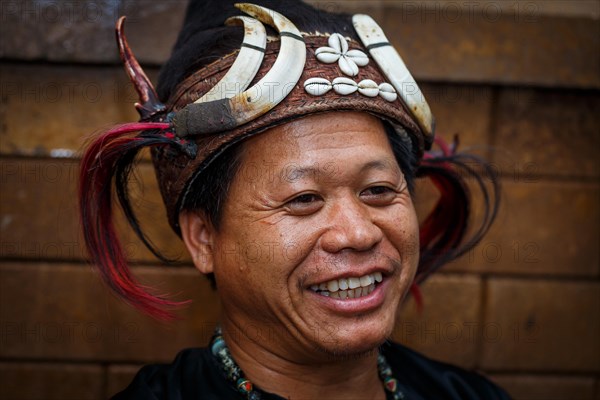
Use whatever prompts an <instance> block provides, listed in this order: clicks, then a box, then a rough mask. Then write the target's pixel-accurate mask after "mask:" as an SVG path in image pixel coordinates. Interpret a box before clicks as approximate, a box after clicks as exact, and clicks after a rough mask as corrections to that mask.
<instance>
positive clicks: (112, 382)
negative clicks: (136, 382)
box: [106, 365, 141, 397]
mask: <svg viewBox="0 0 600 400" xmlns="http://www.w3.org/2000/svg"><path fill="white" fill-rule="evenodd" d="M140 368H141V366H140V365H110V366H109V367H108V376H107V385H106V392H107V395H108V397H111V396H114V395H115V394H117V393H119V392H120V391H122V390H123V389H125V388H126V387H127V386H128V385H129V384H130V383H131V381H132V380H133V377H134V376H135V374H137V372H138V371H139V369H140Z"/></svg>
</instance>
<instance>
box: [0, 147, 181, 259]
mask: <svg viewBox="0 0 600 400" xmlns="http://www.w3.org/2000/svg"><path fill="white" fill-rule="evenodd" d="M138 171H139V174H138V175H139V177H140V178H141V179H142V181H143V184H144V192H143V198H142V197H141V196H140V191H139V190H138V191H137V193H138V195H137V196H136V198H137V200H134V203H135V207H136V210H137V211H138V214H139V219H140V222H141V224H142V226H143V227H144V229H145V231H146V232H147V233H148V235H149V236H150V238H151V239H152V240H153V241H154V243H155V244H156V245H157V247H158V248H160V249H162V250H163V252H164V253H165V254H166V255H167V256H169V257H172V258H176V257H179V258H180V260H182V261H186V260H189V257H188V255H187V251H186V250H185V248H184V246H183V243H182V242H181V240H180V239H179V238H178V237H177V236H176V235H175V234H174V233H173V232H172V231H171V229H170V228H169V226H168V223H167V221H166V214H165V211H164V206H163V205H162V200H161V198H160V194H159V192H158V187H157V185H156V182H155V179H154V172H153V171H152V167H151V166H150V165H147V164H144V165H140V167H139V169H138ZM77 175H78V164H77V162H76V161H73V160H60V159H56V160H52V159H47V160H37V159H34V160H32V159H26V158H20V159H6V158H5V159H0V182H1V183H2V188H3V193H2V196H1V197H0V215H2V224H1V225H0V233H1V239H0V256H3V257H9V258H15V257H18V258H28V259H36V260H40V259H41V260H44V259H58V260H81V259H82V257H83V256H82V254H84V245H83V241H82V239H81V236H80V225H79V222H78V220H79V217H78V213H77V198H76V195H75V194H76V184H77ZM132 189H133V188H132ZM134 192H135V189H134ZM117 217H120V215H119V214H118V213H117ZM32 221H33V222H32ZM117 222H118V225H119V226H120V232H121V237H122V243H123V244H124V246H125V249H126V252H127V254H128V255H129V257H130V258H131V259H133V260H146V261H156V258H155V257H154V256H153V255H152V254H151V253H150V252H149V251H148V250H147V249H146V248H145V247H144V246H143V244H142V243H141V242H140V241H139V240H138V239H137V238H135V237H134V234H133V231H132V230H131V229H130V228H129V227H128V226H126V225H125V222H124V218H117Z"/></svg>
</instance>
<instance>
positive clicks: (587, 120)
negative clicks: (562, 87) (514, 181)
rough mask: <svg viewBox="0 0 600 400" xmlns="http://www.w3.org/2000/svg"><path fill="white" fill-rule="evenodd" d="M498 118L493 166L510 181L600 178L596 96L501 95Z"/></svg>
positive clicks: (599, 98) (599, 120)
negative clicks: (547, 177)
mask: <svg viewBox="0 0 600 400" xmlns="http://www.w3.org/2000/svg"><path fill="white" fill-rule="evenodd" d="M599 37H600V36H599ZM599 76H600V75H599ZM497 115H498V116H497V134H496V139H495V140H496V142H495V145H496V149H495V152H494V159H493V161H494V163H495V164H496V165H497V166H498V168H499V169H502V171H504V172H506V173H507V174H508V175H509V176H514V175H515V174H516V175H521V176H535V175H550V176H563V177H573V176H575V177H577V176H580V177H598V176H600V163H599V161H598V157H597V149H598V148H599V147H600V135H598V129H599V127H600V96H599V94H598V92H583V91H580V92H577V91H557V90H544V89H503V90H502V91H501V92H500V97H499V100H498V111H497Z"/></svg>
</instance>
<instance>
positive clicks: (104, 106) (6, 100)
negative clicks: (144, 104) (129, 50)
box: [0, 64, 156, 157]
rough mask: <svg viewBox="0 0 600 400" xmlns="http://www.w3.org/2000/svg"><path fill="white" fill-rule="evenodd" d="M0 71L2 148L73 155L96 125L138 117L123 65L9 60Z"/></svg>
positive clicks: (6, 151)
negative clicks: (79, 66) (63, 64)
mask: <svg viewBox="0 0 600 400" xmlns="http://www.w3.org/2000/svg"><path fill="white" fill-rule="evenodd" d="M148 72H149V74H150V76H151V78H152V77H154V75H155V72H156V70H150V71H148ZM0 74H2V103H3V107H2V108H1V109H0V113H1V117H2V121H3V122H2V124H1V125H0V137H1V138H2V140H1V141H0V153H3V154H18V155H36V156H49V155H54V156H61V155H62V156H71V157H72V156H75V155H78V153H79V152H80V151H81V150H82V147H83V144H84V143H85V142H86V141H87V140H88V139H89V138H90V137H91V136H93V134H94V133H95V132H97V131H99V130H100V129H103V128H107V127H109V126H111V125H113V124H116V123H120V122H133V121H137V120H138V118H139V115H138V113H137V112H136V111H135V109H134V107H133V103H134V102H136V101H138V100H137V95H136V94H135V92H134V90H133V88H132V86H131V85H130V84H129V81H128V80H127V77H126V74H125V71H124V70H123V68H121V67H93V68H77V67H72V66H60V65H28V64H10V65H5V66H2V67H0Z"/></svg>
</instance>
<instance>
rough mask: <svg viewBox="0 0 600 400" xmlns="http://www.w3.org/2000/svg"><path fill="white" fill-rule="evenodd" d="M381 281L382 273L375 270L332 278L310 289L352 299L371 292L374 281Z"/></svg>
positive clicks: (373, 287) (338, 297)
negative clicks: (367, 273)
mask: <svg viewBox="0 0 600 400" xmlns="http://www.w3.org/2000/svg"><path fill="white" fill-rule="evenodd" d="M382 281H383V274H382V273H381V272H375V273H373V274H369V275H364V276H361V277H350V278H342V279H334V280H331V281H329V282H324V283H321V284H319V285H312V286H311V287H310V290H312V291H313V292H317V293H319V294H320V295H322V296H326V297H332V298H335V299H342V300H343V299H346V298H349V299H354V298H358V297H361V296H367V295H368V294H370V293H372V292H373V291H374V290H375V286H376V283H379V282H382Z"/></svg>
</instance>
